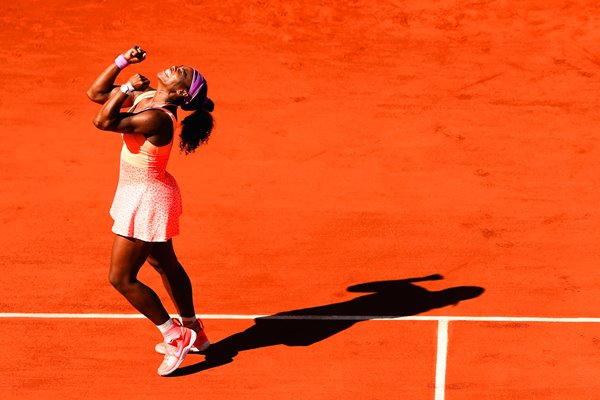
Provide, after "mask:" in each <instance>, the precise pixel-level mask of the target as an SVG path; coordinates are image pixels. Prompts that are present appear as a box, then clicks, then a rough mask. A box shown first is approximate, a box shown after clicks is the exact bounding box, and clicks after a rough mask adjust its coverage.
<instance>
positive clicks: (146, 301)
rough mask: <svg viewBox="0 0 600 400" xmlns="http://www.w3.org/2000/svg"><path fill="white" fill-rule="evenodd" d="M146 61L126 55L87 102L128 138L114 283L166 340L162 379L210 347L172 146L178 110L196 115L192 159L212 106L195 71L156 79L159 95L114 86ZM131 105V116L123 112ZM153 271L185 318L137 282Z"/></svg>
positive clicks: (189, 134) (118, 200)
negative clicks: (195, 294) (188, 268)
mask: <svg viewBox="0 0 600 400" xmlns="http://www.w3.org/2000/svg"><path fill="white" fill-rule="evenodd" d="M145 59H146V52H145V51H144V50H143V49H141V48H140V47H139V46H133V47H132V48H131V49H129V50H127V51H126V52H124V53H123V54H121V55H119V56H118V57H117V58H116V59H115V61H114V62H113V63H111V64H110V65H109V66H108V67H107V68H106V69H105V70H104V72H102V73H101V74H100V75H99V76H98V78H96V80H95V81H94V83H93V84H92V85H91V87H90V88H89V89H88V91H87V95H88V97H89V98H90V99H91V100H92V101H94V102H96V103H98V104H101V105H102V106H101V107H100V110H99V111H98V114H97V115H96V117H95V118H94V120H93V123H94V125H95V126H96V127H97V128H99V129H101V130H104V131H113V132H118V133H121V134H122V138H123V147H122V149H121V161H120V174H119V183H118V185H117V190H116V193H115V197H114V200H113V203H112V206H111V209H110V215H111V217H112V218H113V220H114V225H113V227H112V231H113V232H114V234H115V237H114V242H113V246H112V255H111V261H110V271H109V281H110V283H111V284H112V285H113V286H114V287H115V288H116V289H117V290H118V291H119V292H120V293H121V294H122V295H123V296H125V298H126V299H127V300H128V301H129V302H130V303H131V304H132V305H133V307H135V308H136V309H137V310H138V311H139V312H140V313H142V314H144V315H145V316H146V317H147V318H148V319H149V320H150V321H152V322H153V323H154V324H155V325H156V326H157V328H158V329H159V330H160V332H161V333H162V335H163V342H161V343H159V344H157V345H156V346H155V350H156V351H157V352H159V353H163V354H164V360H163V362H162V363H161V364H160V366H159V367H158V373H159V375H163V376H164V375H169V374H171V373H172V372H173V371H175V370H176V369H177V368H178V367H179V365H180V364H181V362H182V361H183V359H184V358H185V356H186V354H187V353H188V352H190V351H192V352H200V351H203V350H205V349H206V348H207V347H208V346H209V345H210V343H209V341H208V339H207V337H206V334H205V332H204V326H203V324H202V322H201V321H200V320H198V319H197V318H196V313H195V310H194V303H193V299H192V285H191V282H190V278H189V277H188V275H187V273H186V272H185V270H184V268H183V267H182V266H181V264H180V263H179V261H178V259H177V256H176V255H175V251H174V249H173V241H172V238H173V237H174V236H176V235H178V234H179V216H180V215H181V213H182V205H181V193H180V191H179V187H178V185H177V182H176V181H175V179H174V178H173V176H172V175H171V174H169V173H168V172H167V170H166V167H167V163H168V161H169V154H170V153H171V147H172V146H173V142H174V136H175V132H176V124H177V110H178V108H179V107H181V108H182V109H183V110H186V111H192V113H191V114H190V115H188V116H187V117H186V118H185V119H184V120H183V121H182V123H181V125H182V127H181V133H180V135H179V136H180V144H179V147H180V149H181V150H182V151H183V152H185V153H186V154H189V153H191V152H193V151H194V150H195V149H196V148H197V147H198V146H199V145H200V144H202V143H205V142H206V141H207V140H208V137H209V135H210V133H211V131H212V128H213V118H212V115H211V112H212V111H213V109H214V104H213V102H212V101H211V100H210V99H209V98H208V97H207V90H208V86H207V83H206V80H205V79H204V77H203V76H202V75H201V74H200V73H199V72H198V71H197V70H195V69H194V68H192V67H188V66H183V65H179V66H172V67H170V68H167V69H165V70H164V71H160V72H159V73H158V75H157V78H158V80H157V85H156V86H157V87H156V89H154V88H152V87H150V81H149V80H148V79H147V78H146V77H144V76H142V75H140V74H134V75H133V76H131V78H129V80H128V81H127V82H126V83H124V84H123V85H120V86H118V85H115V79H116V78H117V76H118V75H119V73H120V72H121V71H122V70H123V69H125V68H127V67H128V66H129V65H130V64H135V63H140V62H142V61H144V60H145ZM126 107H129V110H128V111H127V112H123V111H122V110H121V109H122V108H126ZM146 261H148V263H149V264H150V265H151V266H152V267H154V268H155V269H156V270H157V271H158V272H159V274H160V275H161V277H162V282H163V283H164V286H165V288H166V290H167V292H168V293H169V295H170V297H171V299H172V300H173V303H174V304H175V306H176V307H177V311H178V312H179V315H180V316H181V320H182V321H181V322H180V321H179V320H178V319H175V318H173V319H172V318H171V317H170V316H169V314H168V313H167V311H166V310H165V307H164V306H163V304H162V303H161V301H160V299H159V298H158V296H157V295H156V293H155V292H154V291H153V290H152V289H150V288H149V287H148V286H146V285H144V284H143V283H142V282H140V281H139V280H138V279H137V274H138V271H139V270H140V268H141V267H142V265H143V264H144V262H146Z"/></svg>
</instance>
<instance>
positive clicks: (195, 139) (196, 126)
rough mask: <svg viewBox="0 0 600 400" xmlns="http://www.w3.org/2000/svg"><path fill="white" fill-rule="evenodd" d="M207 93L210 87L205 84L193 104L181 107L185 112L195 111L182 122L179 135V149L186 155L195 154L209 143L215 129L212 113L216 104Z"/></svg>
mask: <svg viewBox="0 0 600 400" xmlns="http://www.w3.org/2000/svg"><path fill="white" fill-rule="evenodd" d="M207 91H208V87H207V84H206V83H205V84H204V85H203V87H202V88H201V89H200V93H198V95H197V96H196V97H195V98H194V100H193V101H192V102H191V103H189V104H185V105H182V106H181V108H182V109H183V110H185V111H193V112H192V113H191V114H190V115H188V116H187V117H185V118H184V119H183V121H182V122H181V133H180V134H179V138H180V142H179V149H180V150H181V151H182V152H184V153H185V154H186V155H187V154H190V153H193V152H194V151H195V150H196V149H197V148H198V146H200V145H201V144H203V143H206V142H208V137H209V136H210V133H211V132H212V130H213V127H214V120H213V116H212V114H211V112H212V111H213V110H214V109H215V104H214V103H213V101H212V100H211V99H209V98H208V97H206V94H207Z"/></svg>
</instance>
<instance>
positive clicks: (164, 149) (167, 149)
mask: <svg viewBox="0 0 600 400" xmlns="http://www.w3.org/2000/svg"><path fill="white" fill-rule="evenodd" d="M155 93H156V91H155V90H152V91H149V92H144V93H142V94H140V95H139V96H138V97H137V98H136V99H135V102H134V104H133V106H132V107H131V108H130V109H129V112H131V111H132V110H133V109H134V108H135V106H136V105H137V104H138V103H139V102H140V101H141V100H143V99H148V98H151V97H153V96H154V94H155ZM150 109H152V110H162V111H164V112H166V113H167V115H169V117H171V120H172V121H173V138H174V137H175V128H176V126H177V119H176V118H175V115H173V113H172V112H171V111H169V110H167V109H166V108H163V107H156V108H150ZM150 109H148V110H150ZM121 136H122V137H123V147H122V149H121V160H123V161H125V162H127V163H128V164H131V165H134V166H136V167H139V168H146V169H149V170H153V171H155V172H164V171H165V170H166V168H167V163H168V162H169V155H170V154H171V147H173V138H171V141H170V142H169V143H168V144H166V145H164V146H155V145H153V144H152V143H150V141H148V140H147V139H146V137H145V136H144V134H142V133H123V134H121Z"/></svg>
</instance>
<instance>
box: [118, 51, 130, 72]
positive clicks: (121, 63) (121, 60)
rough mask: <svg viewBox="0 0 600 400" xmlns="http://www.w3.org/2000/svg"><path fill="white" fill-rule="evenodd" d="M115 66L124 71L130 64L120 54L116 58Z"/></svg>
mask: <svg viewBox="0 0 600 400" xmlns="http://www.w3.org/2000/svg"><path fill="white" fill-rule="evenodd" d="M115 64H117V67H119V69H123V68H125V67H127V66H128V65H129V62H128V61H127V60H126V59H125V56H124V55H123V54H120V55H119V56H118V57H117V58H115Z"/></svg>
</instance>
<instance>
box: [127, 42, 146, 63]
mask: <svg viewBox="0 0 600 400" xmlns="http://www.w3.org/2000/svg"><path fill="white" fill-rule="evenodd" d="M123 57H125V59H126V60H127V62H128V63H129V64H136V63H140V62H142V61H144V60H145V59H146V52H145V51H144V50H142V48H141V47H140V46H133V47H132V48H130V49H129V50H127V51H126V52H125V53H123Z"/></svg>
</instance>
